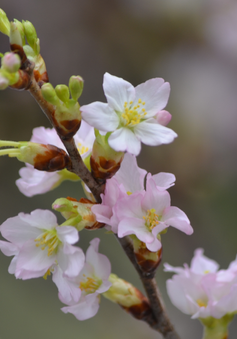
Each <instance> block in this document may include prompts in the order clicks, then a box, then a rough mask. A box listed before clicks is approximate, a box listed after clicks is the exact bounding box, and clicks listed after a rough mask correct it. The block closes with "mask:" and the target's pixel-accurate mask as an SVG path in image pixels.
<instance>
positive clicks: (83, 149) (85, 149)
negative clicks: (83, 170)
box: [77, 142, 89, 155]
mask: <svg viewBox="0 0 237 339" xmlns="http://www.w3.org/2000/svg"><path fill="white" fill-rule="evenodd" d="M77 149H78V151H79V153H80V154H81V155H82V154H85V153H86V152H88V151H89V147H86V146H83V145H82V144H81V143H80V142H79V143H78V144H77Z"/></svg>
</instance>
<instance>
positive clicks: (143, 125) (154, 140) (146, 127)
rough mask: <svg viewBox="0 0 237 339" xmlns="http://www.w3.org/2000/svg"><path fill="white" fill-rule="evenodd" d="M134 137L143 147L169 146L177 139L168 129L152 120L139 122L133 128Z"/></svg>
mask: <svg viewBox="0 0 237 339" xmlns="http://www.w3.org/2000/svg"><path fill="white" fill-rule="evenodd" d="M134 133H135V135H136V136H137V137H138V138H139V140H141V141H142V142H143V143H144V144H145V145H149V146H158V145H161V144H169V143H171V142H172V141H174V139H175V138H176V137H177V134H176V133H175V132H174V131H173V130H172V129H170V128H168V127H165V126H162V125H159V124H157V123H156V122H155V121H154V119H149V120H145V121H142V122H140V123H139V124H137V125H136V126H135V127H134Z"/></svg>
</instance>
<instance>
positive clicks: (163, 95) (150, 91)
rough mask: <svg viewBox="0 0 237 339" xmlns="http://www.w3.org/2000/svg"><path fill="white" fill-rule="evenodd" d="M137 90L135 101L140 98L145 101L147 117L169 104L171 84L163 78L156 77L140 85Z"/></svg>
mask: <svg viewBox="0 0 237 339" xmlns="http://www.w3.org/2000/svg"><path fill="white" fill-rule="evenodd" d="M135 90H136V98H135V103H136V102H137V101H138V100H139V99H141V100H142V101H143V102H145V105H144V108H145V110H146V112H147V118H150V117H152V116H154V115H155V114H156V113H157V112H159V111H160V110H162V109H163V108H164V107H165V106H166V105H167V102H168V99H169V94H170V84H169V83H168V82H164V80H163V79H161V78H154V79H150V80H148V81H146V82H144V83H143V84H140V85H138V86H137V87H135Z"/></svg>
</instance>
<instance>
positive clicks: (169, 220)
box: [161, 206, 193, 235]
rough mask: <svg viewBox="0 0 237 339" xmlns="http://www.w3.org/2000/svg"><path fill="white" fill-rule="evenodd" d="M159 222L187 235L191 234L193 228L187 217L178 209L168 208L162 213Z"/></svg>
mask: <svg viewBox="0 0 237 339" xmlns="http://www.w3.org/2000/svg"><path fill="white" fill-rule="evenodd" d="M161 220H162V221H163V222H165V223H166V224H167V225H170V226H173V227H175V228H177V229H178V230H180V231H182V232H184V233H186V234H188V235H190V234H192V233H193V228H192V226H191V225H190V221H189V219H188V217H187V215H186V214H185V213H184V212H183V211H181V210H180V209H179V208H178V207H174V206H171V207H168V208H167V209H166V210H165V211H164V213H163V215H162V218H161Z"/></svg>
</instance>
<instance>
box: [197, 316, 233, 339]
mask: <svg viewBox="0 0 237 339" xmlns="http://www.w3.org/2000/svg"><path fill="white" fill-rule="evenodd" d="M233 317H234V314H233V313H227V314H226V315H225V316H224V317H222V318H220V319H216V318H213V317H208V318H199V320H200V321H201V323H202V324H203V326H204V333H203V339H213V338H215V339H227V338H228V326H229V324H230V322H231V321H232V319H233Z"/></svg>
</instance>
